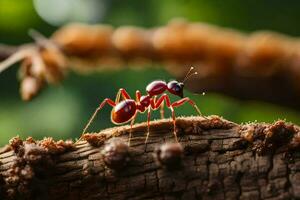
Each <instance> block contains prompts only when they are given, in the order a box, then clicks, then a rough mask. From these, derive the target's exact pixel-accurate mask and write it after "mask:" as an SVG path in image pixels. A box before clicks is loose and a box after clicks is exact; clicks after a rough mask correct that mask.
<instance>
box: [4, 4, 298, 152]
mask: <svg viewBox="0 0 300 200" xmlns="http://www.w3.org/2000/svg"><path fill="white" fill-rule="evenodd" d="M299 10H300V1H295V0H286V1H281V0H264V1H255V0H239V1H238V0H227V1H223V0H177V1H174V0H162V1H158V0H152V1H150V0H149V1H141V0H127V1H124V0H110V1H109V0H64V1H61V0H34V1H32V0H0V43H5V44H22V43H26V42H31V41H32V39H31V38H30V37H29V36H28V34H27V32H28V29H30V28H34V29H36V30H38V31H40V32H41V33H43V34H44V35H46V36H49V35H51V33H52V32H54V31H55V30H56V29H57V28H58V27H60V26H62V25H64V24H66V23H68V22H71V21H80V22H86V23H108V24H112V25H114V26H120V25H138V26H144V27H152V26H159V25H164V24H166V23H167V22H168V21H169V20H170V19H172V18H174V17H184V18H186V19H188V20H190V21H202V22H208V23H212V24H217V25H221V26H226V27H232V28H236V29H240V30H242V31H245V32H248V31H254V30H261V29H270V30H275V31H279V32H282V33H286V34H289V35H294V36H298V35H300V26H299V18H300V12H299ZM16 72H17V67H16V66H14V67H11V68H10V69H8V70H7V71H5V72H3V73H2V74H0V145H1V146H2V145H4V144H6V143H7V142H8V140H9V139H10V138H11V137H12V136H15V135H20V136H21V137H22V138H25V137H27V136H33V137H34V138H42V137H44V136H52V137H54V138H55V139H60V138H63V139H67V138H73V139H74V138H77V137H79V136H80V133H81V130H82V128H83V127H84V125H85V124H86V122H87V120H88V118H89V117H90V115H91V114H92V112H93V111H94V109H95V108H96V106H97V105H98V104H99V102H100V101H101V100H102V99H104V98H105V97H110V98H114V97H115V94H116V92H117V91H118V88H120V87H123V88H126V89H127V90H128V91H129V93H130V94H131V95H134V93H135V90H137V89H138V90H141V91H144V90H145V87H146V85H147V84H148V83H149V82H150V81H152V80H155V79H164V80H167V81H168V80H169V79H172V77H171V76H170V75H169V74H168V73H167V72H166V71H164V70H162V68H159V66H157V68H155V69H151V70H149V69H147V70H129V69H124V70H122V71H118V72H105V73H98V74H93V75H78V74H75V73H70V74H69V76H68V77H67V78H66V79H65V80H64V82H63V84H62V85H60V86H57V87H53V86H52V87H48V88H46V89H45V91H43V92H42V93H41V94H40V95H39V96H38V98H36V99H34V100H33V101H31V102H29V103H26V102H22V101H21V99H20V97H19V91H18V90H19V83H18V82H17V78H16ZM205 92H206V95H205V96H202V95H197V94H192V93H189V92H188V91H185V93H186V95H187V96H190V97H191V98H192V99H194V100H195V101H196V102H197V104H198V106H199V107H200V109H201V110H202V112H203V113H205V114H206V115H210V114H216V115H221V116H223V117H225V118H227V119H229V120H232V121H235V122H248V121H255V120H257V121H264V122H273V121H274V120H277V119H279V118H280V119H286V120H287V121H291V122H294V123H298V124H300V113H299V112H297V111H294V110H292V109H288V108H285V107H279V106H276V105H271V104H267V103H261V102H255V101H243V102H241V101H238V100H235V99H232V98H229V97H225V96H223V95H220V94H214V93H211V92H209V91H205ZM173 100H174V98H173ZM295 101H298V99H295ZM110 109H111V108H110V107H106V108H105V109H103V111H102V112H101V113H100V115H99V116H98V117H97V119H96V121H95V122H94V124H93V125H92V126H91V127H90V130H92V131H99V130H100V129H103V128H107V127H110V126H112V125H113V124H112V123H111V122H110V116H109V115H110ZM166 114H167V115H169V112H168V111H166ZM191 114H195V112H194V110H193V109H192V108H190V107H189V106H188V105H185V106H183V107H181V108H178V109H177V116H179V115H191ZM152 116H153V118H158V117H159V115H158V112H155V113H154V114H153V115H152ZM145 119H146V116H142V115H141V116H139V118H138V121H144V120H145Z"/></svg>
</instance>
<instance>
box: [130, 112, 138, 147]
mask: <svg viewBox="0 0 300 200" xmlns="http://www.w3.org/2000/svg"><path fill="white" fill-rule="evenodd" d="M135 118H136V114H135V115H134V117H133V118H132V120H131V122H130V131H129V138H128V146H130V141H131V137H132V126H133V124H134V121H135Z"/></svg>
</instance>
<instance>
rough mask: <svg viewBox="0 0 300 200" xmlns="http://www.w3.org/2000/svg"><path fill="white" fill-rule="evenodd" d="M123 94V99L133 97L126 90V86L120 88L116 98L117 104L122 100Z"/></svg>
mask: <svg viewBox="0 0 300 200" xmlns="http://www.w3.org/2000/svg"><path fill="white" fill-rule="evenodd" d="M121 95H122V97H123V99H131V97H130V95H129V94H128V93H127V92H126V90H125V89H124V88H120V89H119V91H118V93H117V96H116V99H115V103H116V104H118V103H119V102H120V98H121Z"/></svg>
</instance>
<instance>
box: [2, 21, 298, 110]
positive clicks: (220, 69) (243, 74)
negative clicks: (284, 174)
mask: <svg viewBox="0 0 300 200" xmlns="http://www.w3.org/2000/svg"><path fill="white" fill-rule="evenodd" d="M34 38H35V39H36V41H37V43H36V44H32V45H29V46H30V48H32V47H34V51H31V52H33V53H31V54H24V56H23V57H22V59H20V58H18V59H16V60H15V61H17V60H23V61H22V64H21V67H20V71H21V73H20V74H21V76H20V78H21V94H22V97H23V99H25V100H30V99H31V98H32V97H33V96H35V95H36V94H37V93H38V91H39V90H40V89H41V88H42V86H44V85H45V83H50V84H52V83H58V82H59V81H60V80H61V79H62V78H63V76H64V74H65V71H68V70H69V69H72V70H76V71H80V72H86V71H94V70H97V71H98V70H111V69H112V66H113V69H121V68H124V66H126V65H125V64H127V63H130V64H131V66H132V65H133V66H143V65H142V64H143V63H149V62H159V63H161V64H163V66H166V69H167V70H168V71H169V72H170V73H171V74H172V75H174V76H175V77H176V78H179V79H180V78H182V77H183V76H184V75H185V73H186V71H187V70H188V69H189V67H190V66H191V65H193V66H194V67H195V68H196V70H197V71H198V73H199V74H200V76H198V77H197V78H194V79H193V81H190V83H189V84H187V87H188V88H189V89H190V90H192V91H195V92H201V93H202V92H203V91H216V92H222V93H225V94H228V95H232V96H235V97H238V98H241V99H257V100H264V101H269V102H273V103H278V104H281V105H285V106H290V107H293V108H297V109H299V108H300V103H299V102H298V101H295V99H299V97H300V84H299V81H298V79H299V78H300V51H299V50H300V48H299V44H300V43H299V39H297V38H292V37H289V36H285V35H281V34H278V33H274V32H266V31H258V32H254V33H252V34H249V35H247V34H244V33H241V32H237V31H234V30H231V29H226V28H220V27H217V26H212V25H208V24H203V23H188V22H186V21H184V20H173V21H171V22H170V23H169V24H168V25H166V26H163V27H156V28H151V29H144V28H140V27H132V26H121V27H119V28H116V29H115V28H113V27H112V26H110V25H84V24H70V25H67V26H64V27H62V28H61V29H59V30H57V31H56V32H55V33H54V34H53V35H52V37H51V38H50V39H49V40H47V39H45V38H42V37H34ZM53 44H55V45H53ZM28 48H29V47H28V46H24V48H20V50H19V52H20V51H27V52H28ZM12 49H14V48H12ZM5 52H6V50H5V51H4V54H3V53H0V54H1V55H7V54H5ZM8 52H9V51H8ZM11 52H14V50H13V51H11ZM8 54H10V53H8ZM2 57H3V56H2ZM4 57H5V56H4ZM0 68H1V66H0Z"/></svg>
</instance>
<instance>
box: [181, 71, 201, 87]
mask: <svg viewBox="0 0 300 200" xmlns="http://www.w3.org/2000/svg"><path fill="white" fill-rule="evenodd" d="M193 69H194V67H191V68H190V70H189V71H188V73H186V75H185V77H184V79H183V81H182V82H183V83H184V82H185V81H186V80H188V79H189V78H190V77H191V76H193V75H196V74H198V72H194V73H191V72H192V70H193Z"/></svg>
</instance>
